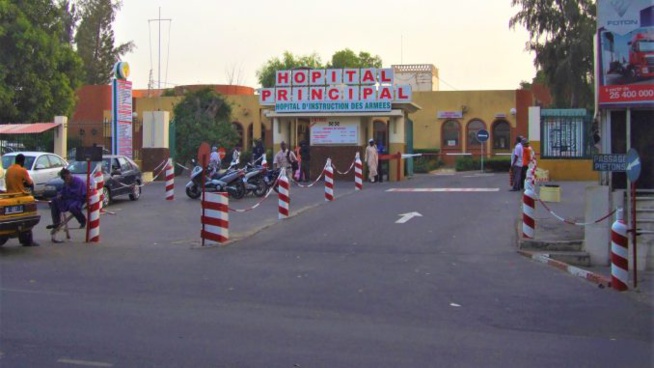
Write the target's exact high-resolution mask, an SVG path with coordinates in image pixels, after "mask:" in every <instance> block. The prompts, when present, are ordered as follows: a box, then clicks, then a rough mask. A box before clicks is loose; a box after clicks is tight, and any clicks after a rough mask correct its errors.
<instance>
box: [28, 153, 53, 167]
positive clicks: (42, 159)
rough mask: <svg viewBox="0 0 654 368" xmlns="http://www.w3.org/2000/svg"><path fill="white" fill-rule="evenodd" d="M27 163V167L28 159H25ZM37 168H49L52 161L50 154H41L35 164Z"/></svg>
mask: <svg viewBox="0 0 654 368" xmlns="http://www.w3.org/2000/svg"><path fill="white" fill-rule="evenodd" d="M25 162H26V164H25V167H29V166H27V160H25ZM34 168H35V169H37V170H40V169H48V168H50V161H48V156H47V155H44V156H39V158H37V159H36V165H35V166H34Z"/></svg>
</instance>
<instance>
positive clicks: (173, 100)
mask: <svg viewBox="0 0 654 368" xmlns="http://www.w3.org/2000/svg"><path fill="white" fill-rule="evenodd" d="M182 98H183V97H180V96H176V97H143V98H139V99H138V101H137V103H136V113H137V114H138V116H139V118H142V117H143V112H145V111H169V112H170V119H171V120H172V119H174V117H175V112H174V109H175V104H177V103H178V102H179V101H181V100H182ZM225 99H226V100H227V101H228V102H229V103H230V105H231V106H232V121H236V122H239V123H241V125H242V126H243V138H244V139H245V142H244V145H245V148H244V149H249V147H252V142H249V141H247V139H248V135H247V132H248V129H249V126H250V125H252V124H254V123H255V122H256V123H258V124H261V123H262V122H263V123H264V125H265V126H266V129H270V124H271V123H270V122H269V121H267V120H268V119H265V118H263V117H262V116H261V113H260V107H261V106H260V105H259V97H258V96H255V95H228V96H225ZM254 137H255V138H257V137H260V134H257V130H254Z"/></svg>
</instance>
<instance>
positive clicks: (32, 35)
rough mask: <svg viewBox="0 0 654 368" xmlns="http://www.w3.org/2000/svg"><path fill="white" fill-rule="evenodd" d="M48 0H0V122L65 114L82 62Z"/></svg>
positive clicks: (48, 118)
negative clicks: (67, 40)
mask: <svg viewBox="0 0 654 368" xmlns="http://www.w3.org/2000/svg"><path fill="white" fill-rule="evenodd" d="M61 19H62V17H61V12H60V9H59V8H57V7H56V6H55V5H53V3H52V1H51V0H30V1H17V0H15V1H0V123H22V122H37V121H51V120H52V118H53V117H54V116H56V115H70V114H71V113H72V112H73V109H74V108H75V90H76V89H77V88H78V87H79V86H80V84H81V78H80V75H81V66H82V63H81V60H80V59H79V57H78V56H77V55H76V53H75V51H74V50H73V48H72V46H71V45H70V44H69V43H67V42H64V41H63V40H65V39H66V37H65V35H64V25H63V24H62V20H61Z"/></svg>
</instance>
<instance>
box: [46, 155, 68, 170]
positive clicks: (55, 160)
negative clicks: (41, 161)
mask: <svg viewBox="0 0 654 368" xmlns="http://www.w3.org/2000/svg"><path fill="white" fill-rule="evenodd" d="M48 158H49V159H50V167H64V166H66V163H65V162H64V161H63V160H62V159H61V158H59V157H58V156H55V155H48Z"/></svg>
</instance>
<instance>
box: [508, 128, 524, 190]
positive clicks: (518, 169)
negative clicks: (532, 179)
mask: <svg viewBox="0 0 654 368" xmlns="http://www.w3.org/2000/svg"><path fill="white" fill-rule="evenodd" d="M511 170H513V176H512V177H513V183H512V184H513V185H512V187H511V189H510V190H511V191H512V192H517V191H519V190H520V178H521V177H522V137H520V136H518V137H517V138H516V144H515V147H514V148H513V152H512V153H511Z"/></svg>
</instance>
